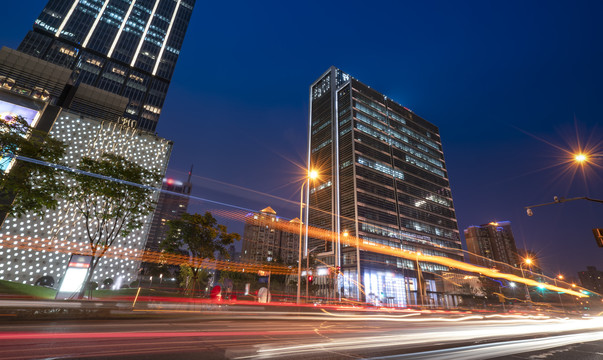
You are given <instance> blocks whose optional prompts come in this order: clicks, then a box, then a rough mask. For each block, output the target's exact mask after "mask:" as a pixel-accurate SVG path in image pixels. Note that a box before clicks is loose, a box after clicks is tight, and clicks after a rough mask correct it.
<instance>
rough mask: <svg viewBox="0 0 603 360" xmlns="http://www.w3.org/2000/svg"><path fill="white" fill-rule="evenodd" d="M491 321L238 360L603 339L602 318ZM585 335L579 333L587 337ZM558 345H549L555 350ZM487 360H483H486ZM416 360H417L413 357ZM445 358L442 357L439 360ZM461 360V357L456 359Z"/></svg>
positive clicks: (276, 350)
mask: <svg viewBox="0 0 603 360" xmlns="http://www.w3.org/2000/svg"><path fill="white" fill-rule="evenodd" d="M490 323H491V322H490V321H482V322H481V323H480V322H476V323H475V326H474V327H471V326H464V327H463V328H452V329H449V328H447V327H446V328H437V329H420V328H417V329H413V331H412V332H401V333H398V334H392V335H388V334H383V333H381V334H378V335H374V336H362V337H346V338H334V339H331V340H330V341H329V342H315V343H310V344H303V345H293V346H278V345H264V346H259V347H258V348H257V350H256V351H255V353H254V354H251V355H244V356H240V357H237V359H257V358H270V357H277V358H287V357H292V356H309V355H311V354H315V353H316V352H332V351H345V352H349V351H371V349H379V350H380V351H382V350H386V349H397V348H408V347H411V346H424V345H428V344H433V343H440V344H450V343H458V342H467V341H468V340H469V341H479V340H485V339H489V338H497V337H507V338H509V337H510V338H513V337H517V336H534V335H542V334H563V333H567V332H571V331H582V332H588V331H596V332H595V333H593V334H594V336H596V337H599V338H598V339H601V338H603V331H600V330H601V329H603V321H602V319H601V318H597V319H592V320H548V321H547V320H540V321H532V322H526V321H507V322H506V324H507V326H500V322H496V323H497V325H499V326H496V327H489V326H487V325H488V324H490ZM584 335H585V334H579V336H584ZM551 345H555V343H549V345H548V347H552V346H551ZM482 358H483V357H482ZM413 359H414V358H413ZM437 359H442V358H437ZM455 359H461V358H455Z"/></svg>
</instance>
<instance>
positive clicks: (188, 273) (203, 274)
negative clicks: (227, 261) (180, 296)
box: [178, 264, 210, 296]
mask: <svg viewBox="0 0 603 360" xmlns="http://www.w3.org/2000/svg"><path fill="white" fill-rule="evenodd" d="M209 277H210V273H209V271H207V270H205V269H201V270H200V271H199V272H198V273H197V276H196V277H195V276H194V274H193V269H191V267H190V266H189V265H188V264H181V265H180V271H178V280H179V285H180V287H181V288H183V289H184V293H185V294H186V293H188V292H191V291H193V290H194V289H195V288H198V289H204V288H205V287H206V286H207V284H209ZM193 282H195V284H192V283H193ZM191 284H192V285H191ZM190 295H191V296H193V295H194V294H193V293H191V294H190Z"/></svg>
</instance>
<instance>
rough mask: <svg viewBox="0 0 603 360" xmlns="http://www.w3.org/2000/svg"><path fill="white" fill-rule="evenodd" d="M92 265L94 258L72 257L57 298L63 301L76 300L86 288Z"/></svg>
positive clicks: (84, 256) (85, 256) (87, 256)
mask: <svg viewBox="0 0 603 360" xmlns="http://www.w3.org/2000/svg"><path fill="white" fill-rule="evenodd" d="M91 263H92V256H89V255H71V259H69V265H68V266H67V271H65V276H64V277H63V281H61V286H60V287H59V291H58V292H57V295H56V297H55V298H56V299H62V300H65V299H73V298H75V297H76V296H77V295H78V294H79V292H80V291H81V290H82V287H83V286H84V282H85V281H86V275H88V270H89V269H90V264H91Z"/></svg>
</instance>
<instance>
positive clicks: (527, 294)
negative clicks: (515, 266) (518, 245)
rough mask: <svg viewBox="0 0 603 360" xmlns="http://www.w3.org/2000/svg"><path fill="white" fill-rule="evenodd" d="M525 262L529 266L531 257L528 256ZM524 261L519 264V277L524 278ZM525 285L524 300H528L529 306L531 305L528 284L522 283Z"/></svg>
mask: <svg viewBox="0 0 603 360" xmlns="http://www.w3.org/2000/svg"><path fill="white" fill-rule="evenodd" d="M524 262H525V264H526V265H528V266H530V264H532V259H530V258H526V259H525V260H524ZM524 262H522V263H521V264H519V270H521V277H523V278H524V279H525V278H526V275H525V274H524V272H523V264H524ZM524 285H525V286H526V300H528V301H529V302H530V306H531V305H532V297H531V296H530V289H529V288H528V284H524Z"/></svg>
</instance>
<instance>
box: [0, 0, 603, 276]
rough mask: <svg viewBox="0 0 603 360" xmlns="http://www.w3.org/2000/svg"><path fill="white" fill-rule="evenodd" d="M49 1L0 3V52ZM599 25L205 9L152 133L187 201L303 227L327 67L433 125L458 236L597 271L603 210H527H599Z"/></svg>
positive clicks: (521, 14)
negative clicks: (485, 238) (265, 213)
mask: <svg viewBox="0 0 603 360" xmlns="http://www.w3.org/2000/svg"><path fill="white" fill-rule="evenodd" d="M44 5H45V1H44V0H30V1H2V2H1V3H0V13H2V14H4V15H5V16H3V17H4V26H3V29H2V31H1V32H0V45H5V46H8V47H11V48H16V47H17V46H18V44H19V42H20V41H21V40H22V38H23V37H24V36H25V34H26V33H27V31H28V30H30V29H31V28H32V24H33V21H34V20H35V18H36V17H37V15H38V14H39V13H40V11H41V10H42V8H43V7H44ZM601 14H603V2H600V1H589V2H587V1H578V2H576V1H574V2H569V1H567V2H557V1H504V2H497V3H493V2H484V1H475V2H469V1H464V2H454V3H453V2H449V1H441V2H436V1H429V2H422V1H409V2H402V1H370V2H367V1H300V2H290V1H202V0H198V1H197V5H196V7H195V10H194V13H193V18H192V20H191V23H190V25H189V28H188V33H187V37H186V40H185V43H184V46H183V51H182V52H181V55H180V59H179V62H178V66H177V67H176V72H175V74H174V77H173V79H172V84H171V87H170V91H169V93H168V97H167V101H166V103H165V106H164V108H163V112H162V116H161V119H160V122H159V126H158V133H159V135H160V136H162V137H165V138H168V139H171V140H173V141H174V152H173V154H172V158H171V162H170V167H169V171H168V174H169V175H171V176H174V177H178V178H183V177H185V173H186V172H187V171H188V168H189V167H190V165H191V164H194V171H193V173H194V177H193V184H194V185H193V186H194V188H193V194H194V195H196V196H199V197H203V198H207V199H211V200H215V201H221V202H225V203H228V204H234V205H237V206H241V207H245V208H251V209H261V208H263V207H265V206H268V205H270V206H272V207H273V208H275V210H276V211H277V212H278V214H279V215H282V216H283V217H287V218H292V217H295V216H297V215H296V214H297V213H298V211H299V210H298V208H297V205H296V203H297V202H299V186H300V184H301V178H302V176H303V170H302V168H303V166H304V165H303V164H304V163H305V156H306V155H305V154H306V146H307V145H306V144H307V138H306V137H307V135H306V134H307V130H306V129H307V119H308V96H309V95H308V94H309V89H308V88H309V85H310V84H311V83H312V82H313V81H314V80H315V79H316V78H318V77H319V76H320V75H321V74H322V73H323V72H324V71H325V70H327V68H328V67H329V66H331V65H335V66H337V67H339V68H341V69H342V70H343V71H345V72H347V73H349V74H350V75H351V76H353V77H355V78H357V79H359V80H360V81H361V82H363V83H365V84H367V85H369V86H371V87H373V88H374V89H376V90H378V91H380V92H382V93H384V94H386V95H387V96H388V97H390V98H392V99H394V100H395V101H397V102H399V103H400V104H402V105H404V106H406V107H408V108H410V109H412V110H413V111H414V112H415V113H417V114H418V115H420V116H421V117H423V118H425V119H426V120H428V121H430V122H432V123H434V124H435V125H437V126H438V127H439V128H440V133H441V136H442V141H443V146H444V155H445V157H446V162H447V168H448V171H449V177H450V182H451V187H452V192H453V198H454V201H455V207H456V211H457V217H458V221H459V228H460V230H461V234H462V230H463V229H464V228H466V227H467V226H469V225H479V224H484V223H487V222H490V221H494V220H509V221H511V222H512V226H513V231H514V234H515V239H516V242H517V245H518V247H520V248H522V247H527V248H529V249H533V250H535V251H536V252H538V253H539V255H540V257H541V261H542V266H543V268H544V269H545V271H546V272H547V273H548V274H552V275H554V274H555V273H557V272H558V271H561V272H562V273H564V274H565V275H566V276H574V277H575V276H576V272H577V271H579V270H582V269H584V267H585V266H586V265H594V266H597V267H599V268H601V269H603V248H598V247H597V246H596V243H595V240H594V238H593V234H592V232H591V229H592V228H594V227H603V204H597V203H591V202H587V201H584V200H580V201H574V202H569V203H566V204H556V205H551V206H547V207H542V208H536V209H534V216H532V217H528V216H527V215H526V212H525V209H524V207H525V206H527V205H532V204H539V203H544V202H549V201H552V199H553V196H555V195H557V196H560V197H561V196H564V197H568V198H569V197H577V196H589V197H592V198H596V199H603V186H602V184H603V169H602V165H603V157H601V153H602V151H603V131H602V128H601V121H600V119H603V107H602V106H601V105H602V101H603V23H602V22H601V21H600V17H601ZM578 144H580V146H582V147H587V148H590V149H591V151H594V152H595V153H598V154H599V157H598V158H591V160H592V161H593V162H594V164H590V165H588V166H586V167H585V172H584V173H583V172H582V171H577V172H576V167H571V165H569V163H568V159H569V155H568V153H567V151H571V149H572V148H574V149H575V148H577V147H578ZM246 189H249V190H246ZM262 193H266V194H270V195H272V196H273V197H267V196H265V195H262ZM210 208H215V205H207V203H203V202H200V201H193V202H192V203H191V207H190V210H192V211H204V210H205V209H210ZM231 229H232V230H236V231H242V226H241V225H240V224H233V225H232V226H231Z"/></svg>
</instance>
